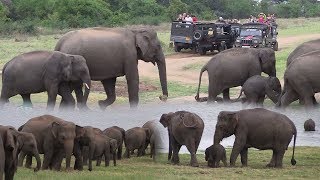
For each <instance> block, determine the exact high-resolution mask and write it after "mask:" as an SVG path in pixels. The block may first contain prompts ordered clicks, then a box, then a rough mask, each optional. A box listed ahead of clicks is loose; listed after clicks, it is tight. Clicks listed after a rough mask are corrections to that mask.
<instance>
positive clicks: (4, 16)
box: [0, 3, 9, 23]
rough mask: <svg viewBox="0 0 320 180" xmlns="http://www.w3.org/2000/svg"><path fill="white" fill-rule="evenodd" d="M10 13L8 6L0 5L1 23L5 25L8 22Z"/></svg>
mask: <svg viewBox="0 0 320 180" xmlns="http://www.w3.org/2000/svg"><path fill="white" fill-rule="evenodd" d="M8 13H9V11H8V9H7V7H6V6H4V5H3V4H2V3H0V23H4V22H5V21H8V20H9V19H8V17H7V15H8Z"/></svg>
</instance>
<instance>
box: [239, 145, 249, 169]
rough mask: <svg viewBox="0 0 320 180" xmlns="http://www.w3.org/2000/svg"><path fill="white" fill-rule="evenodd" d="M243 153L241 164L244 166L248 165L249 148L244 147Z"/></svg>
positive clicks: (241, 153)
mask: <svg viewBox="0 0 320 180" xmlns="http://www.w3.org/2000/svg"><path fill="white" fill-rule="evenodd" d="M240 155H241V164H242V166H243V167H246V166H248V148H243V149H242V151H241V152H240Z"/></svg>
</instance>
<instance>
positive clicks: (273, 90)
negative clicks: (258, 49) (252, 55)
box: [237, 75, 281, 105]
mask: <svg viewBox="0 0 320 180" xmlns="http://www.w3.org/2000/svg"><path fill="white" fill-rule="evenodd" d="M242 92H244V94H245V95H246V98H245V99H244V102H246V103H248V104H251V103H253V104H256V105H263V102H264V99H265V96H266V95H267V96H268V97H269V98H270V99H271V100H272V101H273V102H274V103H275V104H276V103H277V102H278V100H279V97H280V95H281V84H280V81H279V79H278V78H277V77H263V76H260V75H255V76H252V77H250V78H249V79H248V80H247V81H246V82H245V83H244V84H243V86H242V88H241V91H240V95H239V97H238V99H237V100H239V99H240V97H241V95H242Z"/></svg>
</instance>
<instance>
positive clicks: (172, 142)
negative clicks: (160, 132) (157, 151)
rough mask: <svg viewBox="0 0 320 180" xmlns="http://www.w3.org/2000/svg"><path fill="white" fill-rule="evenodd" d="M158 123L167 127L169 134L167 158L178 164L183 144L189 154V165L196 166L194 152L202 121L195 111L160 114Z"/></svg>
mask: <svg viewBox="0 0 320 180" xmlns="http://www.w3.org/2000/svg"><path fill="white" fill-rule="evenodd" d="M160 123H161V124H162V125H163V126H164V127H165V128H167V129H168V135H169V154H168V160H170V159H171V155H172V153H173V156H172V159H171V162H172V163H174V164H178V163H179V162H180V160H179V150H180V148H181V146H182V145H185V146H186V147H187V149H188V151H189V152H190V154H191V161H190V165H191V166H193V167H198V166H199V164H198V160H197V157H196V153H197V150H198V147H199V144H200V140H201V137H202V133H203V129H204V123H203V120H202V119H201V118H200V117H199V116H198V115H197V114H195V113H191V112H187V111H177V112H175V113H172V112H171V113H168V114H162V116H161V118H160Z"/></svg>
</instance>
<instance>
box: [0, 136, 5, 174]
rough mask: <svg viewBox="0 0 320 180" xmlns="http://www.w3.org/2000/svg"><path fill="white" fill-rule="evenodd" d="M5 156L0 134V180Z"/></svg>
mask: <svg viewBox="0 0 320 180" xmlns="http://www.w3.org/2000/svg"><path fill="white" fill-rule="evenodd" d="M5 158H6V154H5V150H4V144H3V142H2V135H1V134H0V180H3V175H4V167H5V161H6V159H5Z"/></svg>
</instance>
